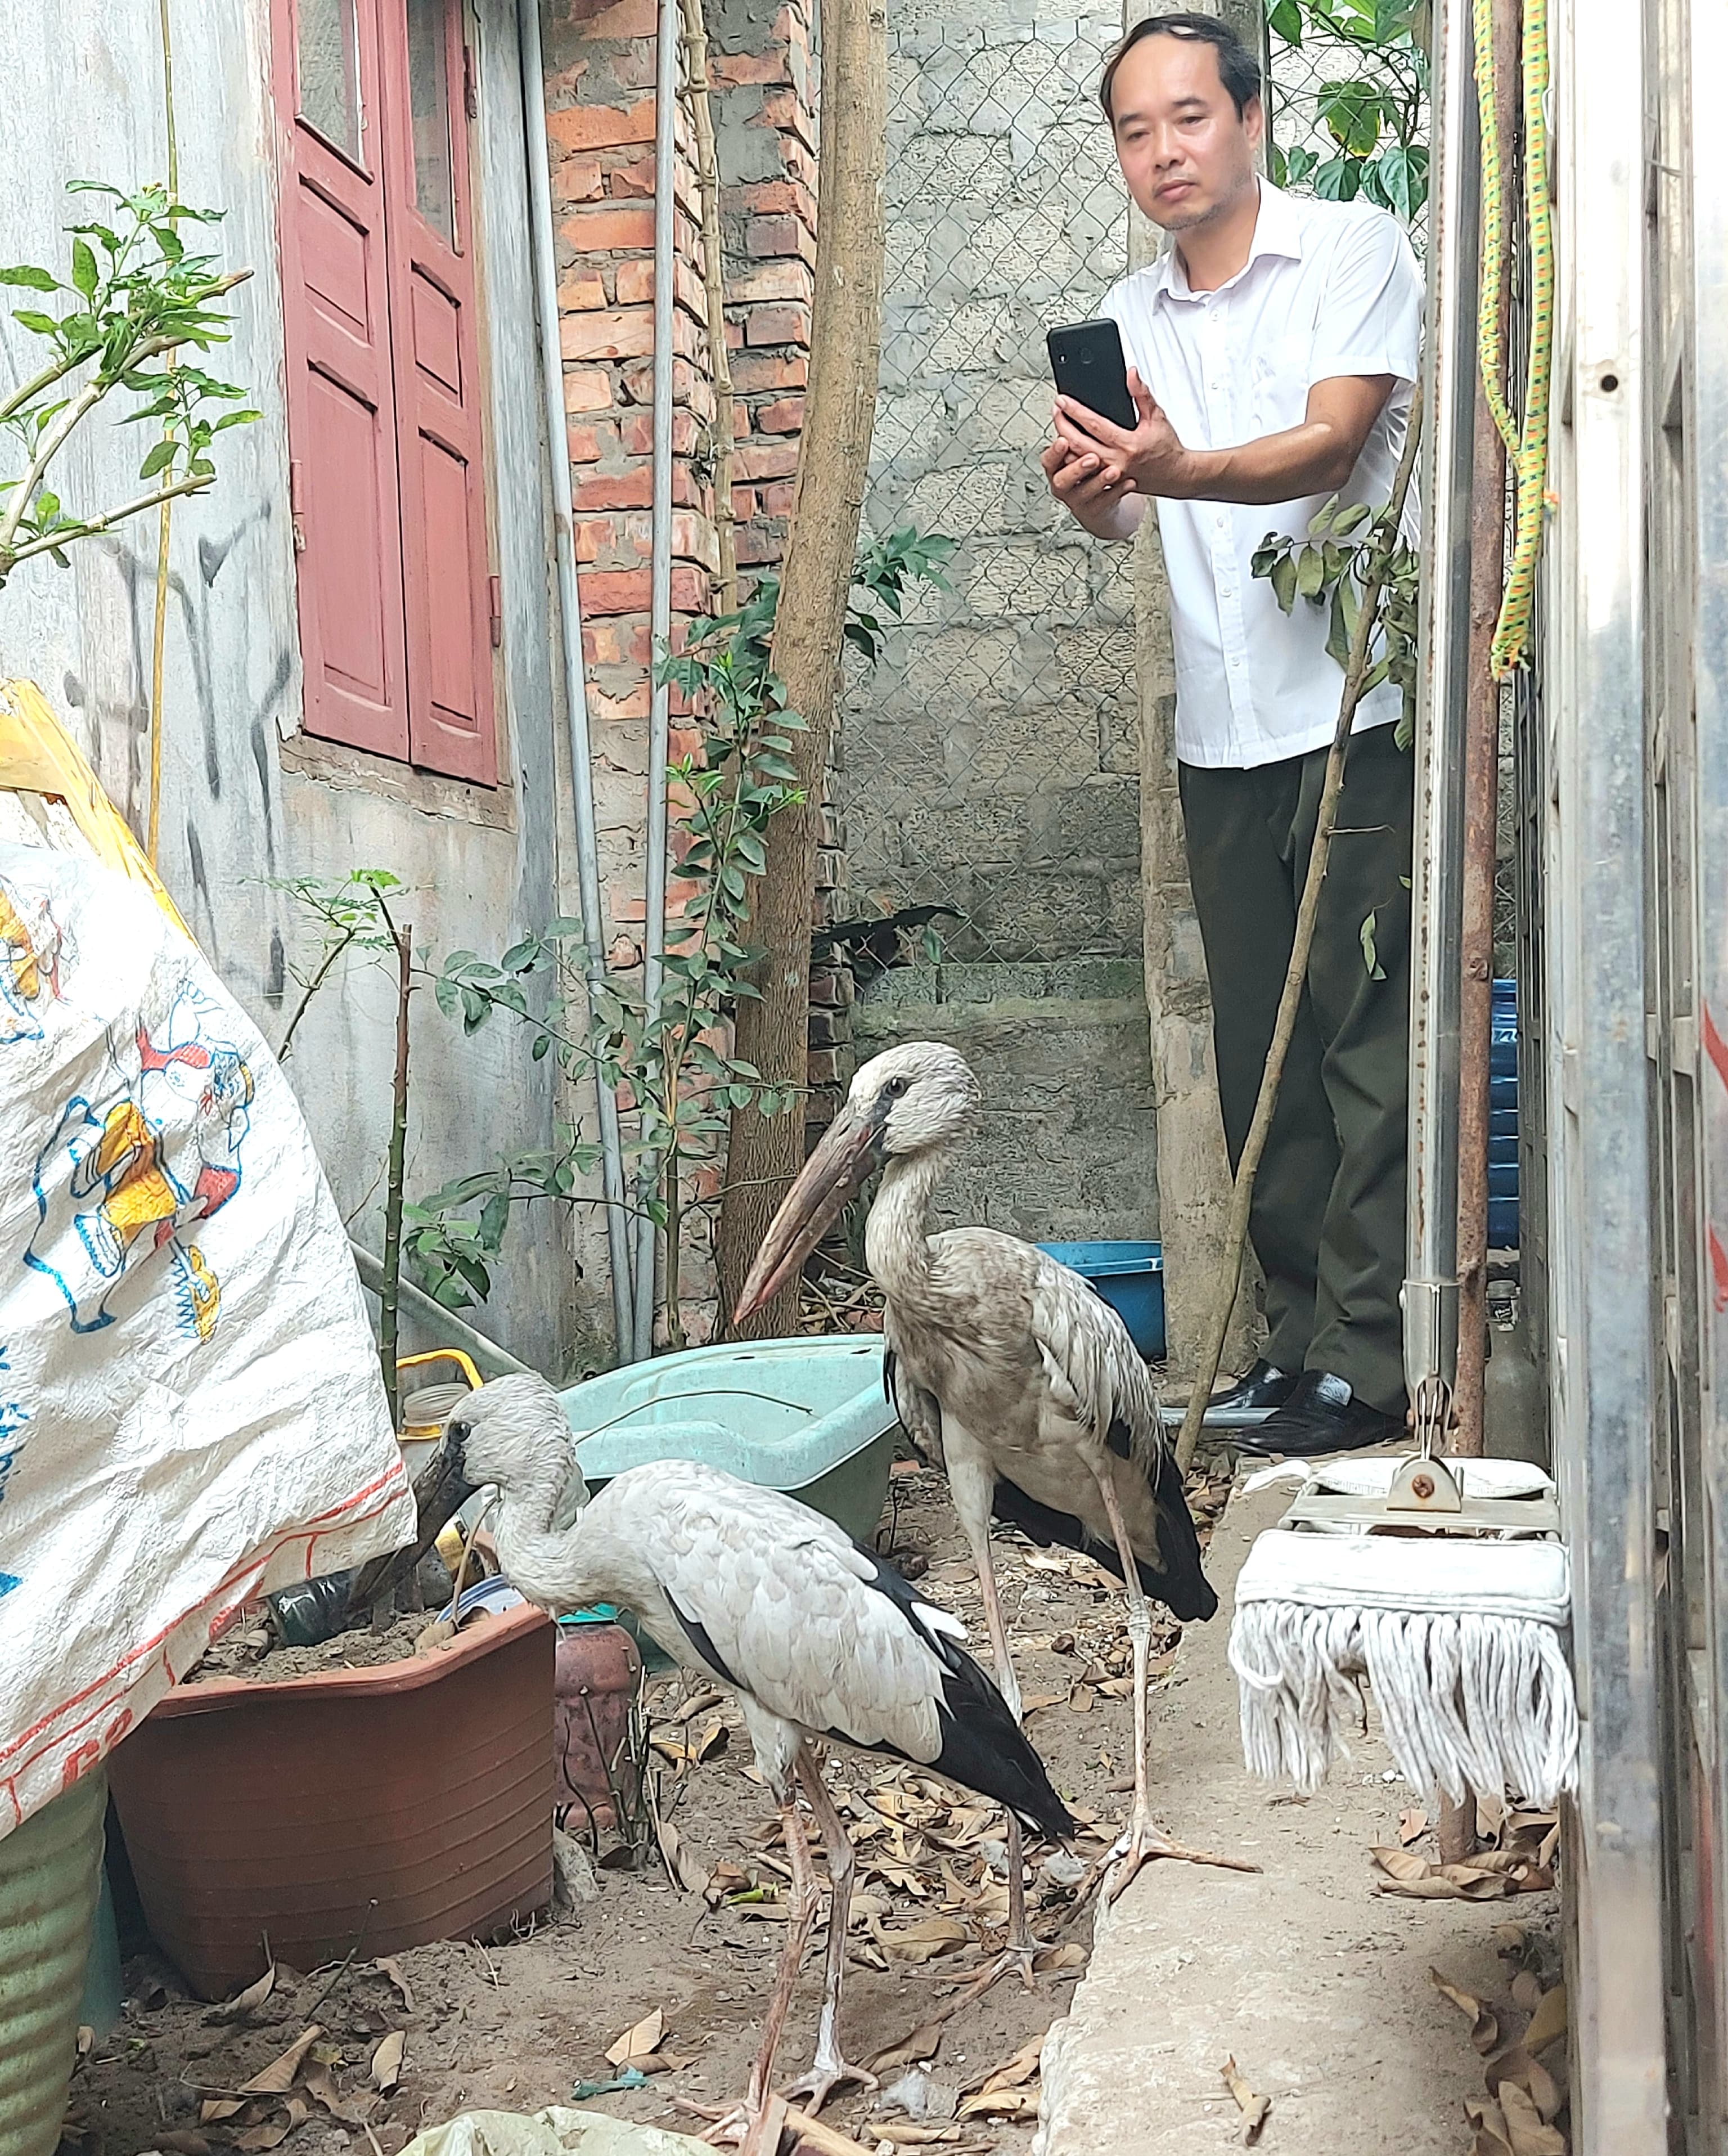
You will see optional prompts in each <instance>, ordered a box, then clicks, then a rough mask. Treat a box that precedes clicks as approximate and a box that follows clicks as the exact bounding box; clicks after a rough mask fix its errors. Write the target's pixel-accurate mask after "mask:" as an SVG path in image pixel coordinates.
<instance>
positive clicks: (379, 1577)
mask: <svg viewBox="0 0 1728 2156" xmlns="http://www.w3.org/2000/svg"><path fill="white" fill-rule="evenodd" d="M473 1495H474V1484H473V1483H472V1482H470V1481H469V1479H468V1472H467V1468H466V1466H465V1465H464V1460H463V1456H462V1443H461V1440H459V1438H456V1437H453V1436H451V1435H449V1434H448V1433H447V1434H446V1435H445V1438H444V1443H443V1444H442V1445H439V1447H438V1450H437V1451H436V1452H434V1453H433V1455H432V1457H431V1459H430V1460H428V1461H427V1463H426V1465H425V1466H423V1468H422V1469H421V1470H420V1472H419V1474H418V1476H416V1477H415V1479H414V1507H415V1511H416V1512H417V1513H418V1517H419V1526H418V1529H417V1530H416V1532H415V1535H414V1539H413V1542H412V1543H409V1545H408V1548H406V1549H399V1550H396V1551H393V1552H392V1553H391V1555H390V1556H388V1557H379V1558H373V1559H372V1563H370V1564H368V1565H366V1566H363V1567H362V1568H361V1571H360V1572H359V1573H358V1574H357V1575H356V1578H355V1581H354V1585H353V1588H352V1589H351V1591H350V1593H349V1596H348V1610H349V1614H350V1615H351V1616H354V1615H357V1614H359V1613H360V1612H361V1611H362V1610H366V1609H371V1608H372V1606H373V1605H374V1604H377V1603H378V1602H382V1600H383V1599H384V1597H385V1595H386V1594H389V1593H390V1592H391V1590H392V1589H394V1588H397V1587H399V1586H400V1585H401V1584H402V1583H403V1580H405V1579H407V1578H409V1577H410V1575H411V1574H412V1573H413V1572H414V1570H415V1569H416V1568H417V1567H418V1564H419V1562H420V1560H421V1558H423V1557H424V1556H425V1554H426V1553H427V1551H428V1550H429V1549H430V1548H432V1545H433V1543H435V1542H436V1541H437V1540H438V1537H439V1536H440V1535H441V1534H442V1533H443V1532H444V1529H445V1527H447V1526H448V1525H449V1522H451V1521H452V1520H453V1519H454V1517H456V1515H457V1513H458V1512H460V1511H461V1509H462V1507H464V1505H465V1504H466V1503H467V1502H468V1501H469V1498H470V1497H471V1496H473Z"/></svg>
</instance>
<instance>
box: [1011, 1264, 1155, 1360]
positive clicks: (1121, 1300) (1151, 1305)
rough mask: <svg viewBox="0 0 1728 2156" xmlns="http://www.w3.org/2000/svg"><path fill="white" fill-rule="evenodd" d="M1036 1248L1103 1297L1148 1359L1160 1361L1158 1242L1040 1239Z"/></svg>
mask: <svg viewBox="0 0 1728 2156" xmlns="http://www.w3.org/2000/svg"><path fill="white" fill-rule="evenodd" d="M1038 1248H1039V1250H1043V1251H1045V1252H1046V1253H1047V1254H1048V1255H1049V1256H1051V1257H1053V1258H1054V1259H1055V1260H1056V1262H1057V1263H1058V1264H1059V1265H1066V1266H1067V1267H1068V1268H1069V1270H1070V1271H1071V1272H1077V1273H1078V1274H1079V1276H1080V1277H1081V1278H1082V1279H1083V1280H1084V1281H1087V1282H1088V1283H1089V1284H1090V1286H1091V1287H1092V1288H1093V1290H1094V1291H1095V1292H1096V1293H1097V1294H1099V1295H1101V1296H1103V1297H1104V1299H1105V1301H1106V1302H1107V1303H1108V1304H1109V1305H1110V1308H1111V1309H1112V1310H1113V1311H1115V1312H1116V1314H1117V1316H1118V1317H1120V1319H1121V1321H1122V1322H1123V1323H1124V1324H1125V1325H1126V1327H1127V1328H1128V1332H1129V1337H1131V1339H1132V1341H1133V1342H1134V1344H1135V1346H1136V1347H1137V1348H1139V1350H1140V1352H1141V1354H1142V1355H1144V1356H1145V1357H1146V1360H1147V1361H1148V1362H1149V1363H1161V1362H1162V1361H1163V1359H1164V1245H1162V1244H1161V1243H1040V1244H1039V1245H1038Z"/></svg>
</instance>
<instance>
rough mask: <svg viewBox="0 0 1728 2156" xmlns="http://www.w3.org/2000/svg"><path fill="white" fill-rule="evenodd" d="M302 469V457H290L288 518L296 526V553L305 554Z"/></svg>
mask: <svg viewBox="0 0 1728 2156" xmlns="http://www.w3.org/2000/svg"><path fill="white" fill-rule="evenodd" d="M301 469H302V468H301V465H300V459H298V458H297V457H291V458H290V459H289V464H288V518H289V521H290V524H291V525H292V526H293V527H294V551H295V553H296V554H304V553H305V551H306V533H305V526H304V525H302V524H301V522H300V518H301V516H303V515H304V514H305V500H304V499H303V498H302V489H301V484H300V473H301Z"/></svg>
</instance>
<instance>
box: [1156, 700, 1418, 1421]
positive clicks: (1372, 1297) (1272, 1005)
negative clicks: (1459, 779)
mask: <svg viewBox="0 0 1728 2156" xmlns="http://www.w3.org/2000/svg"><path fill="white" fill-rule="evenodd" d="M1395 731H1396V729H1395V728H1393V727H1392V726H1375V727H1372V728H1371V729H1370V730H1369V731H1367V732H1366V733H1361V734H1358V735H1356V737H1355V738H1354V739H1353V740H1352V742H1351V747H1350V752H1349V755H1348V757H1347V758H1346V763H1345V767H1344V770H1345V777H1344V793H1343V798H1342V800H1341V803H1340V806H1339V814H1338V823H1337V828H1336V831H1335V832H1334V834H1333V838H1332V850H1331V858H1330V860H1329V861H1328V864H1327V869H1326V880H1325V885H1324V886H1323V889H1322V892H1321V896H1320V917H1319V921H1318V922H1317V924H1316V927H1315V938H1314V948H1313V952H1312V955H1311V957H1310V961H1309V967H1308V987H1307V990H1306V993H1305V994H1304V996H1303V998H1302V1004H1301V1009H1300V1012H1299V1014H1298V1015H1297V1019H1296V1030H1295V1036H1294V1038H1293V1039H1292V1040H1291V1043H1290V1055H1289V1059H1288V1060H1287V1061H1286V1063H1285V1065H1284V1082H1283V1085H1282V1086H1281V1087H1280V1088H1279V1096H1278V1107H1277V1111H1276V1113H1275V1114H1274V1116H1273V1119H1272V1127H1271V1130H1270V1132H1269V1136H1268V1139H1267V1143H1266V1151H1265V1155H1264V1158H1263V1159H1262V1161H1261V1163H1260V1170H1259V1177H1258V1178H1257V1179H1256V1182H1255V1184H1254V1207H1253V1211H1252V1213H1251V1215H1250V1218H1249V1234H1250V1235H1251V1236H1252V1238H1253V1241H1254V1255H1255V1256H1256V1257H1257V1258H1258V1259H1259V1262H1260V1270H1261V1271H1262V1272H1263V1273H1264V1276H1265V1280H1266V1318H1267V1322H1268V1325H1269V1332H1270V1337H1269V1339H1268V1341H1267V1343H1266V1350H1265V1353H1266V1356H1267V1359H1268V1360H1269V1362H1271V1363H1274V1364H1275V1365H1276V1366H1277V1367H1278V1368H1279V1369H1282V1370H1301V1369H1310V1370H1331V1371H1332V1372H1334V1373H1336V1375H1337V1376H1339V1377H1341V1378H1347V1379H1348V1380H1349V1382H1350V1384H1351V1388H1352V1389H1353V1390H1354V1391H1355V1392H1356V1395H1357V1397H1358V1398H1359V1399H1363V1400H1365V1401H1367V1404H1369V1405H1370V1406H1371V1407H1374V1408H1378V1409H1383V1410H1386V1411H1387V1412H1390V1413H1395V1414H1402V1412H1403V1409H1404V1363H1403V1352H1402V1329H1401V1323H1400V1318H1399V1312H1398V1291H1399V1289H1400V1287H1401V1286H1402V1283H1403V1278H1404V1155H1405V1148H1406V1125H1405V1117H1406V1114H1407V1110H1408V1091H1409V1073H1408V1054H1409V1010H1410V893H1409V891H1408V887H1407V885H1406V881H1405V880H1406V879H1407V878H1408V875H1409V874H1410V834H1411V819H1412V812H1413V792H1414V788H1413V764H1412V760H1411V757H1410V753H1409V752H1408V750H1405V749H1401V748H1399V747H1397V742H1395V740H1394V738H1393V736H1394V733H1395ZM1325 761H1326V752H1325V750H1324V749H1315V750H1313V751H1312V752H1310V754H1308V755H1306V756H1300V757H1291V758H1290V759H1289V760H1288V761H1286V762H1279V763H1269V764H1263V765H1261V766H1259V767H1258V768H1257V769H1255V770H1252V771H1220V770H1208V769H1202V768H1201V767H1198V766H1196V765H1191V764H1184V765H1182V767H1181V770H1180V774H1179V775H1180V779H1181V785H1182V814H1183V818H1184V821H1185V823H1186V826H1187V851H1188V875H1189V878H1190V880H1191V881H1192V885H1193V891H1194V903H1195V906H1196V909H1197V911H1198V913H1199V916H1200V932H1201V936H1202V939H1203V941H1204V942H1205V946H1206V964H1207V970H1208V973H1209V974H1210V976H1211V980H1212V1007H1213V1040H1214V1042H1215V1044H1216V1047H1217V1051H1218V1098H1219V1104H1220V1106H1222V1108H1223V1118H1224V1137H1225V1140H1226V1142H1227V1143H1228V1147H1229V1153H1230V1164H1231V1166H1232V1167H1234V1166H1235V1164H1236V1162H1237V1160H1238V1157H1239V1156H1240V1153H1241V1151H1242V1147H1243V1141H1244V1140H1245V1139H1246V1137H1247V1136H1248V1128H1249V1123H1250V1122H1252V1120H1253V1118H1254V1101H1255V1097H1256V1096H1257V1095H1258V1093H1259V1086H1260V1078H1261V1074H1262V1072H1263V1071H1264V1068H1265V1062H1266V1054H1267V1050H1268V1049H1269V1047H1270V1045H1271V1042H1272V1028H1273V1023H1274V1018H1275V1016H1276V1014H1277V1010H1278V999H1279V994H1280V993H1282V990H1283V988H1284V973H1285V970H1286V968H1288V966H1289V964H1290V947H1291V944H1292V942H1293V941H1294V939H1295V921H1296V906H1297V904H1298V901H1299V900H1300V896H1301V891H1302V883H1303V879H1304V877H1305V875H1306V874H1307V870H1308V851H1309V847H1310V844H1311V842H1312V840H1313V837H1314V825H1315V817H1316V815H1317V814H1318V813H1319V808H1320V787H1321V783H1322V781H1323V778H1324V776H1325ZM1370 914H1372V916H1373V917H1374V925H1373V929H1372V937H1371V938H1370V939H1367V940H1365V937H1364V934H1363V923H1364V922H1365V921H1367V918H1368V916H1369V915H1370ZM1368 941H1372V957H1373V959H1374V967H1373V968H1372V969H1371V968H1370V965H1369V962H1368V959H1369V950H1368Z"/></svg>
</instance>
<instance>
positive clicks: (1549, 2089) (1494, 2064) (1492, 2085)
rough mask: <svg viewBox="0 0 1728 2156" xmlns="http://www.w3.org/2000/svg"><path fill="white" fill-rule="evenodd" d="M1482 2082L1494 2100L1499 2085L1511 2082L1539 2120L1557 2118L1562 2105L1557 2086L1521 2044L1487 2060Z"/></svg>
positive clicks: (1563, 2098)
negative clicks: (1531, 2105)
mask: <svg viewBox="0 0 1728 2156" xmlns="http://www.w3.org/2000/svg"><path fill="white" fill-rule="evenodd" d="M1483 2078H1484V2080H1485V2081H1486V2082H1487V2083H1488V2092H1489V2094H1490V2096H1492V2097H1498V2096H1499V2094H1500V2084H1501V2082H1516V2083H1517V2084H1518V2086H1519V2087H1520V2088H1521V2089H1522V2090H1523V2091H1524V2092H1525V2094H1526V2095H1527V2096H1528V2097H1529V2098H1530V2100H1531V2102H1532V2103H1533V2104H1534V2105H1535V2106H1536V2112H1537V2114H1538V2116H1539V2117H1541V2118H1543V2119H1544V2120H1551V2119H1553V2118H1555V2117H1557V2116H1558V2114H1559V2111H1560V2107H1561V2104H1562V2103H1563V2102H1565V2101H1566V2098H1565V2096H1564V2094H1563V2092H1561V2087H1560V2084H1559V2083H1558V2082H1556V2080H1555V2078H1554V2076H1553V2075H1552V2074H1551V2073H1550V2072H1549V2071H1548V2069H1547V2068H1546V2066H1544V2065H1543V2064H1542V2062H1541V2060H1540V2059H1536V2058H1532V2057H1531V2055H1530V2053H1529V2052H1528V2051H1525V2048H1524V2046H1522V2045H1521V2044H1518V2045H1515V2046H1513V2048H1512V2049H1511V2050H1510V2051H1502V2052H1501V2053H1500V2056H1499V2057H1498V2058H1497V2059H1490V2061H1489V2062H1488V2066H1487V2068H1486V2070H1485V2071H1484V2076H1483Z"/></svg>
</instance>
